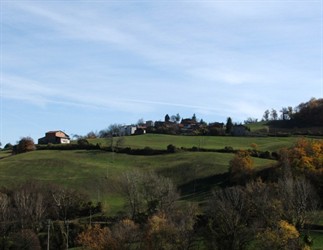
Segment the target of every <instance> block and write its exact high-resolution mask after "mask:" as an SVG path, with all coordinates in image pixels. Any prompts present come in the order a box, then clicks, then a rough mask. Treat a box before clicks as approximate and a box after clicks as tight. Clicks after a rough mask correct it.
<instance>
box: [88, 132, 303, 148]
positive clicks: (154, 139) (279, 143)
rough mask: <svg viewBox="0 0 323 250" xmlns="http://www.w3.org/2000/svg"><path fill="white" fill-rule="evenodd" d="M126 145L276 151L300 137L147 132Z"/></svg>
mask: <svg viewBox="0 0 323 250" xmlns="http://www.w3.org/2000/svg"><path fill="white" fill-rule="evenodd" d="M124 138H125V142H124V145H123V146H125V147H131V148H143V147H146V146H148V147H151V148H154V149H166V147H167V145H169V144H173V145H175V146H176V147H178V148H180V147H185V148H191V147H193V146H195V147H200V148H207V149H222V148H224V147H226V146H231V147H233V148H234V149H248V148H251V147H250V145H251V144H253V143H255V144H257V145H258V149H259V150H262V151H266V150H268V151H276V150H278V149H279V148H283V147H289V146H291V145H292V144H293V143H295V142H296V141H297V140H298V139H299V138H298V137H232V136H177V135H158V134H146V135H140V136H126V137H124ZM89 141H90V142H91V143H94V144H95V143H101V144H102V145H106V143H107V140H105V139H92V140H89Z"/></svg>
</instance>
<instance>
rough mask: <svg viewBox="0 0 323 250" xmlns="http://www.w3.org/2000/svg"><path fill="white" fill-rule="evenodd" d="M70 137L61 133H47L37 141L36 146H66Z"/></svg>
mask: <svg viewBox="0 0 323 250" xmlns="http://www.w3.org/2000/svg"><path fill="white" fill-rule="evenodd" d="M70 142H71V140H70V137H69V136H68V135H67V134H66V133H64V132H63V131H60V130H58V131H48V132H46V134H45V137H42V138H39V139H38V144H48V143H53V144H68V143H70Z"/></svg>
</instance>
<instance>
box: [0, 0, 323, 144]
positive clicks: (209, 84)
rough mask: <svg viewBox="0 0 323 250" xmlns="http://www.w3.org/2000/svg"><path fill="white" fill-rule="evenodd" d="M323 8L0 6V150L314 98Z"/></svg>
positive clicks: (303, 4) (294, 4)
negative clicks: (22, 142)
mask: <svg viewBox="0 0 323 250" xmlns="http://www.w3.org/2000/svg"><path fill="white" fill-rule="evenodd" d="M322 13H323V9H322V1H320V0H319V1H310V0H304V1H302V0H298V1H284V0H282V1H276V0H275V1H263V0H258V1H244V0H241V1H230V0H229V1H136V0H133V1H130V0H129V1H122V0H121V1H108V0H107V1H77V0H74V1H73V0H71V1H54V0H52V1H46V0H44V1H24V0H21V1H14V0H13V1H5V0H4V1H1V120H0V129H1V130H0V141H1V142H2V144H3V145H4V144H5V143H7V142H11V143H15V142H16V141H17V140H19V138H20V137H23V136H31V137H32V138H34V140H35V141H37V139H38V138H39V137H42V136H43V135H44V133H45V132H46V131H48V130H64V131H65V132H66V133H68V134H70V135H71V134H81V135H84V134H86V133H87V132H89V131H92V130H93V131H96V130H101V129H104V128H106V127H108V125H109V124H112V123H121V124H130V123H136V122H137V121H138V119H140V118H143V119H145V120H162V119H163V118H164V116H165V114H169V115H173V114H177V113H179V114H180V115H181V117H184V118H186V117H191V116H192V115H193V113H195V114H196V116H197V117H198V118H203V120H205V121H207V122H214V121H219V122H225V121H226V118H227V117H229V116H230V117H232V119H233V121H234V122H241V121H243V120H245V119H246V118H248V117H255V118H261V117H262V115H263V113H264V111H265V110H266V109H270V108H275V109H277V110H279V109H280V108H282V107H285V106H296V105H298V104H299V103H301V102H305V101H308V100H309V99H310V98H311V97H315V98H322V97H323V93H322V92H323V84H322Z"/></svg>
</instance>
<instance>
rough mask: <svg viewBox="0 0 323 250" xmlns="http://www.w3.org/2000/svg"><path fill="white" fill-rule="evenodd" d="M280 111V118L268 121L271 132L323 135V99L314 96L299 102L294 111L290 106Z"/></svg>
mask: <svg viewBox="0 0 323 250" xmlns="http://www.w3.org/2000/svg"><path fill="white" fill-rule="evenodd" d="M284 110H285V112H286V113H285V112H284ZM280 112H282V118H281V119H280V120H270V121H268V122H267V123H266V125H267V126H268V132H269V133H270V134H279V133H285V134H286V133H287V134H294V135H295V134H296V135H297V134H299V135H319V136H322V135H323V99H315V98H312V99H311V100H310V101H308V102H305V103H301V104H299V105H298V106H297V107H296V108H295V109H294V110H292V112H291V111H290V107H289V108H288V109H287V108H285V109H284V108H283V109H282V110H281V111H280Z"/></svg>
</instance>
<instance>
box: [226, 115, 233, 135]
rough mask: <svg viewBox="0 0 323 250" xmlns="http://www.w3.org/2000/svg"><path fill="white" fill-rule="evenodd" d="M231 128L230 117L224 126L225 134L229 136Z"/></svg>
mask: <svg viewBox="0 0 323 250" xmlns="http://www.w3.org/2000/svg"><path fill="white" fill-rule="evenodd" d="M232 127H233V123H232V119H231V117H228V119H227V123H226V125H225V132H226V133H227V134H230V133H231V130H232Z"/></svg>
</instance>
